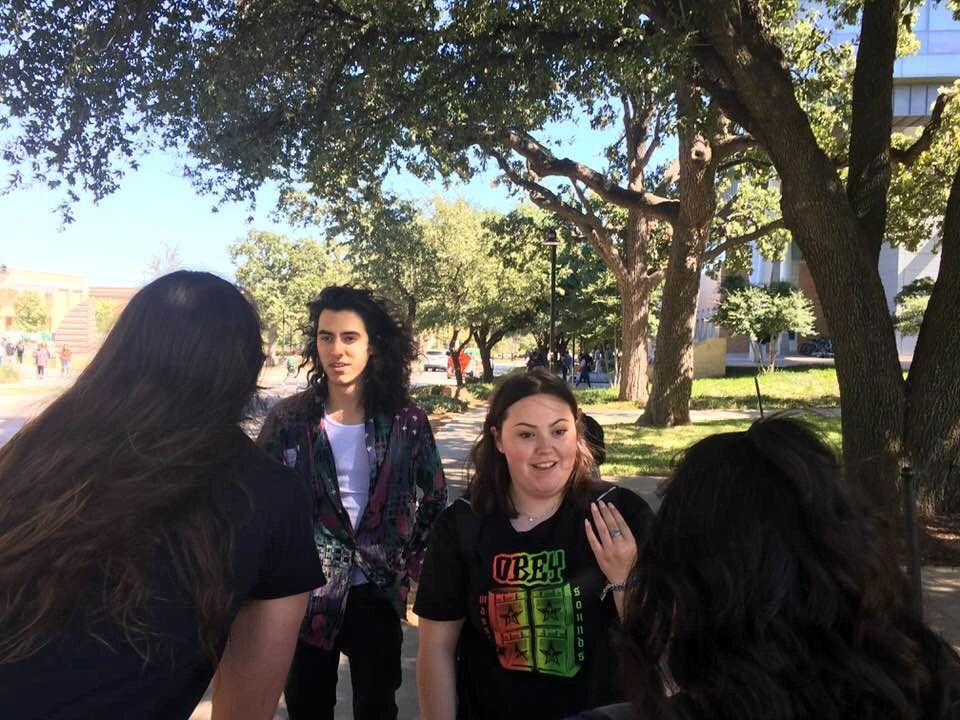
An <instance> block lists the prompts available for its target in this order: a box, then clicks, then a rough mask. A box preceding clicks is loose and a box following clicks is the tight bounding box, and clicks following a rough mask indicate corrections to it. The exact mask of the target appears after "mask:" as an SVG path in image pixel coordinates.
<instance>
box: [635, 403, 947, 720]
mask: <svg viewBox="0 0 960 720" xmlns="http://www.w3.org/2000/svg"><path fill="white" fill-rule="evenodd" d="M632 585H633V587H632V588H631V590H630V592H629V595H628V598H627V610H626V618H625V623H624V663H625V672H624V676H625V678H626V683H627V688H628V691H632V695H633V697H632V699H633V704H634V708H635V712H636V714H637V717H641V718H651V719H653V718H671V719H676V720H680V719H681V718H682V719H691V720H692V719H695V718H696V719H701V718H710V719H720V718H730V720H734V719H735V720H760V719H763V720H770V719H771V718H776V719H777V720H791V719H793V718H796V719H798V720H799V719H800V718H804V719H806V718H810V719H812V718H817V719H818V720H822V719H828V718H836V719H838V720H839V719H840V718H856V719H857V720H872V719H874V718H877V719H879V718H883V719H884V720H891V719H893V718H897V719H903V720H907V719H914V718H917V719H920V718H923V719H928V718H946V717H954V716H953V715H952V714H951V711H950V706H951V705H952V703H954V702H956V697H957V688H958V687H960V683H958V680H957V677H958V671H957V662H958V658H957V655H956V653H955V652H954V651H953V650H952V649H951V648H950V647H949V646H948V645H947V644H946V643H945V642H943V641H942V640H941V639H940V638H939V637H938V636H936V635H935V634H934V633H933V632H932V631H931V630H930V629H928V628H927V627H926V626H925V625H923V624H922V623H921V622H919V621H918V620H917V619H916V618H915V617H913V616H912V615H911V612H910V609H909V607H908V597H909V595H908V585H907V582H906V578H905V576H904V573H903V571H902V570H901V568H900V566H899V564H898V558H897V554H896V553H895V552H893V551H891V549H890V548H889V547H888V545H887V544H886V543H885V542H884V541H883V539H882V538H881V536H880V534H879V533H878V531H877V529H876V527H875V525H874V523H873V521H872V520H871V518H870V517H869V516H868V515H867V514H866V513H865V512H863V511H862V510H861V509H860V508H859V507H858V506H857V504H856V503H855V502H854V500H853V499H852V498H851V496H850V495H849V494H848V492H846V491H845V489H844V487H843V481H842V477H841V472H840V468H839V465H838V462H837V460H836V458H835V455H834V453H833V452H832V450H831V449H830V448H828V447H827V446H826V445H825V444H824V443H823V441H822V440H820V438H819V437H817V435H816V434H815V433H814V432H813V431H812V430H810V429H809V428H808V427H807V426H805V425H804V424H802V423H800V422H798V421H795V420H791V419H788V418H784V417H774V418H771V419H767V420H761V421H758V422H756V423H754V424H753V425H752V426H751V427H750V429H749V430H748V431H746V432H738V433H723V434H719V435H714V436H712V437H708V438H706V439H704V440H701V441H700V442H698V443H696V444H695V445H693V446H692V447H691V448H689V449H688V450H687V451H686V453H685V454H684V456H683V458H682V461H681V462H680V464H679V466H678V467H677V469H676V471H675V472H674V474H673V477H672V478H671V480H670V481H669V482H668V484H667V486H666V488H665V491H664V495H663V504H662V506H661V508H660V511H659V513H658V515H657V516H656V519H655V521H654V523H653V526H652V530H651V533H650V536H649V538H648V540H647V542H646V544H645V545H644V546H643V548H642V550H641V553H640V558H639V560H638V563H637V566H636V568H635V570H634V573H633V577H632ZM953 712H956V710H954V711H953ZM958 716H960V715H958Z"/></svg>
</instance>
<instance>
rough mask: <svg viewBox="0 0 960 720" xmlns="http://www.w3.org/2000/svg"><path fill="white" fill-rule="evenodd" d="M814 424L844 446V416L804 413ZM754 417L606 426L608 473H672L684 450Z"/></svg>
mask: <svg viewBox="0 0 960 720" xmlns="http://www.w3.org/2000/svg"><path fill="white" fill-rule="evenodd" d="M799 417H802V419H803V420H804V421H806V422H808V423H810V424H811V425H813V427H814V428H816V430H817V431H818V432H819V433H820V434H821V435H822V436H823V437H824V438H825V439H826V440H827V442H829V443H830V444H831V445H833V446H834V447H835V448H837V450H838V451H839V449H840V418H839V417H825V416H822V415H816V414H804V415H802V416H799ZM750 423H751V421H750V420H716V421H713V422H705V423H698V424H696V425H685V426H681V427H675V428H648V427H639V426H637V425H633V424H626V425H608V426H606V427H604V429H603V432H604V440H605V441H606V445H607V462H605V463H604V464H603V466H602V467H601V469H600V470H601V472H602V473H603V474H604V475H669V474H670V471H671V469H672V467H673V463H674V461H675V460H676V459H677V457H678V456H679V454H680V453H681V451H683V450H685V449H686V448H688V447H689V446H690V445H692V444H693V443H695V442H696V441H698V440H701V439H703V438H705V437H707V436H708V435H716V434H717V433H724V432H742V431H743V430H746V429H747V428H748V427H750Z"/></svg>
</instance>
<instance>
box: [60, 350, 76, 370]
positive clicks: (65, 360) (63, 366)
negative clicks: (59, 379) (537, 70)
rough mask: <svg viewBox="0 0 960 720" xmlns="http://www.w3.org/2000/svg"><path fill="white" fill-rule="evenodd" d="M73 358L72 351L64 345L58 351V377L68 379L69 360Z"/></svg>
mask: <svg viewBox="0 0 960 720" xmlns="http://www.w3.org/2000/svg"><path fill="white" fill-rule="evenodd" d="M72 357H73V350H71V349H70V348H68V347H67V346H66V345H64V346H63V347H62V348H61V349H60V375H61V376H63V377H69V375H70V359H71V358H72Z"/></svg>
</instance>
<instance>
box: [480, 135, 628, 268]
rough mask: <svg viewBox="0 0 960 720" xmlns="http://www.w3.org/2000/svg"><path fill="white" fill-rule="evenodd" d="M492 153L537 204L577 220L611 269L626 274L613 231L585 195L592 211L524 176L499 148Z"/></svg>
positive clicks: (562, 216) (505, 171)
mask: <svg viewBox="0 0 960 720" xmlns="http://www.w3.org/2000/svg"><path fill="white" fill-rule="evenodd" d="M488 152H490V151H488ZM490 155H492V156H493V157H494V159H496V161H497V164H498V165H499V166H500V169H501V170H502V171H503V172H504V174H505V175H506V176H507V177H508V178H509V179H510V181H511V182H513V183H516V184H517V185H519V186H520V187H522V188H523V189H524V190H526V191H527V194H528V195H529V196H530V200H531V201H532V202H533V203H534V205H536V206H537V207H539V208H541V209H543V210H547V211H549V212H552V213H555V214H557V215H559V216H560V217H561V218H563V219H564V220H567V221H569V222H571V223H573V224H574V225H576V226H577V229H578V230H579V231H580V232H581V233H582V234H583V236H584V237H585V238H588V239H589V238H591V237H594V238H596V240H595V242H593V243H592V244H593V246H594V247H595V248H596V249H597V252H598V253H600V256H601V257H602V258H603V260H604V262H606V263H607V266H608V267H609V268H610V271H611V272H612V273H614V275H617V276H624V277H625V276H626V268H625V267H624V265H623V260H622V259H621V258H620V254H619V253H618V252H617V249H616V247H615V246H614V244H613V240H612V237H613V232H612V231H611V230H610V228H608V227H607V226H606V225H604V223H603V221H602V220H601V219H600V218H599V217H597V216H596V215H595V214H594V213H593V209H592V208H591V207H590V205H589V203H586V202H585V200H586V199H585V198H584V199H583V200H582V202H585V204H584V207H585V208H586V209H587V211H588V212H582V211H580V210H577V209H576V208H574V207H573V206H571V205H570V204H569V203H566V202H564V201H563V200H562V199H561V198H560V197H559V196H558V195H557V194H556V193H554V192H552V191H551V190H549V189H547V188H545V187H544V186H543V185H541V184H540V183H537V182H534V181H532V180H528V179H527V178H525V177H523V176H521V175H520V174H519V173H518V172H517V171H516V170H514V169H513V168H512V167H511V166H510V163H509V162H507V159H506V158H505V157H503V156H502V155H500V154H498V153H495V152H490Z"/></svg>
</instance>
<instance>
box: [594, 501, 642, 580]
mask: <svg viewBox="0 0 960 720" xmlns="http://www.w3.org/2000/svg"><path fill="white" fill-rule="evenodd" d="M590 512H591V514H592V515H593V525H591V524H590V520H589V519H584V523H585V528H584V529H585V530H586V533H587V542H588V543H590V549H591V550H593V555H594V557H596V558H597V564H598V565H599V566H600V570H601V571H602V572H603V574H604V575H606V577H607V580H608V581H609V582H610V583H612V584H613V585H623V584H625V583H626V581H627V576H628V575H629V574H630V570H631V569H632V568H633V564H634V563H635V562H636V560H637V541H636V539H634V537H633V533H632V532H630V526H629V525H627V521H626V520H624V519H623V515H621V514H620V511H619V510H617V508H615V507H614V506H613V505H609V504H607V503H605V502H604V501H603V500H600V501H599V502H595V503H590ZM594 527H596V530H594Z"/></svg>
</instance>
